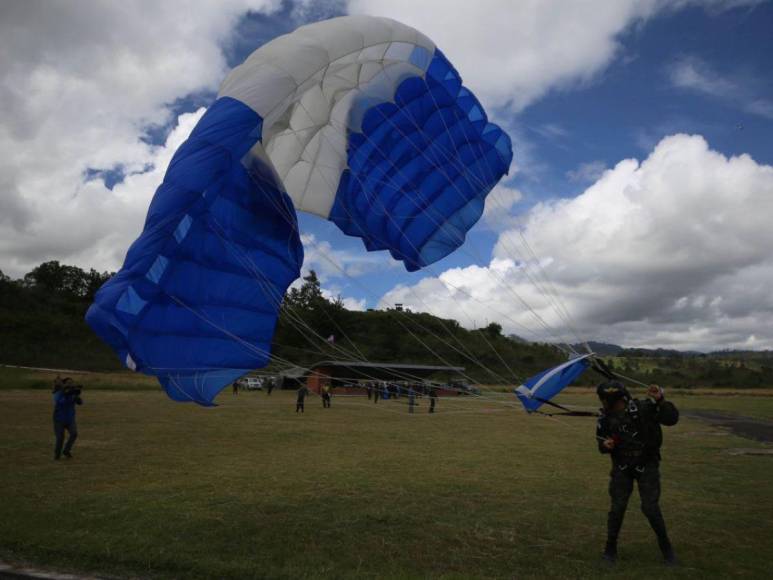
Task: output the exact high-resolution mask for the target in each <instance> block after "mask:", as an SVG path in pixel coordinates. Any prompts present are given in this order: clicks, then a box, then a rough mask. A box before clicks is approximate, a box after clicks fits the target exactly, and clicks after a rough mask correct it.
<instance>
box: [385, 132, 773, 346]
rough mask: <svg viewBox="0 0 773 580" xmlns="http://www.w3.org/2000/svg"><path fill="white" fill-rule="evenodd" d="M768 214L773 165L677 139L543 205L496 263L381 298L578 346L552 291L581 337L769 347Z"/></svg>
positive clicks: (508, 240)
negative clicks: (558, 338) (575, 192)
mask: <svg viewBox="0 0 773 580" xmlns="http://www.w3.org/2000/svg"><path fill="white" fill-rule="evenodd" d="M770 216H773V167H771V166H768V165H762V164H759V163H757V162H755V161H754V160H753V159H752V158H751V157H749V156H748V155H741V156H738V157H731V158H728V157H725V156H723V155H722V154H720V153H718V152H716V151H713V150H712V149H711V148H710V147H709V146H708V144H707V143H706V141H705V140H704V139H703V138H702V137H700V136H690V135H672V136H670V137H667V138H665V139H663V140H662V141H661V142H660V143H659V144H658V145H657V146H656V147H655V148H654V150H653V151H652V152H651V153H650V155H649V156H648V157H647V158H646V159H645V160H643V161H641V162H639V161H638V160H636V159H626V160H623V161H621V162H619V163H618V164H617V165H616V166H615V167H614V168H612V169H610V170H608V171H607V172H606V173H604V175H603V176H602V177H601V178H600V179H599V180H598V181H597V182H596V183H594V184H593V185H592V186H591V187H589V188H588V189H587V190H586V191H585V192H584V193H582V194H581V195H579V196H578V197H576V198H574V199H569V200H556V201H551V202H546V203H542V204H539V205H537V206H535V207H534V208H533V209H532V210H530V211H529V212H528V214H527V215H526V216H524V220H523V224H524V225H523V228H522V230H514V229H513V230H509V231H506V232H503V233H502V234H501V235H500V238H499V241H498V243H497V245H496V246H495V248H494V260H493V261H492V263H491V264H490V265H489V266H487V267H481V266H470V267H468V268H461V269H455V270H449V271H447V272H444V273H443V274H442V275H441V276H439V278H428V279H425V280H422V281H421V282H420V283H419V284H418V285H417V286H415V287H413V288H411V289H407V288H405V287H397V288H395V289H393V290H392V291H391V292H390V293H388V294H387V295H386V296H385V298H384V302H385V303H391V302H395V301H397V302H403V303H406V304H408V305H410V306H411V307H413V308H416V309H424V310H426V307H424V308H422V306H421V304H420V303H419V301H418V300H417V299H416V298H415V295H414V293H416V294H418V295H419V296H423V297H429V296H431V297H432V300H431V301H430V303H431V304H432V310H433V312H435V313H437V314H440V315H444V316H450V317H455V318H457V319H459V320H460V322H462V323H463V324H467V325H469V324H470V323H469V319H470V318H473V319H475V320H477V321H478V323H480V322H481V321H482V320H497V321H498V322H500V323H502V324H503V325H504V326H505V328H506V329H508V330H509V331H511V332H516V333H520V334H526V336H527V338H535V337H539V338H541V339H543V340H545V339H551V338H552V339H555V335H551V334H550V333H549V332H548V331H546V330H545V329H544V328H543V326H542V322H541V321H545V322H546V323H547V325H548V326H550V327H551V328H553V329H556V334H558V335H561V336H562V337H564V339H565V340H567V341H568V340H572V339H575V340H576V337H574V336H573V334H572V332H571V328H570V325H569V324H568V319H567V317H566V316H563V315H562V314H561V311H560V307H557V306H556V301H555V300H554V299H552V298H551V297H552V295H553V291H555V294H556V295H558V296H560V297H561V301H562V303H563V304H564V305H565V306H566V308H567V310H568V311H569V312H571V313H572V318H573V319H574V321H575V322H576V323H577V324H578V326H579V327H580V328H581V329H582V332H581V335H582V336H583V337H590V338H593V339H596V340H610V341H615V342H619V343H622V344H625V345H641V346H673V347H677V348H699V349H712V348H728V347H729V348H734V347H739V348H747V347H749V346H751V345H753V346H754V347H755V348H763V347H767V348H771V347H773V294H771V293H770V291H769V289H770V287H771V286H773V253H771V251H770V249H771V248H773V229H771V228H770V227H769V225H768V224H769V221H770ZM524 239H525V240H526V241H527V243H528V246H527V245H525V243H524ZM537 266H539V267H537ZM542 272H544V273H545V274H546V275H547V277H548V278H549V280H550V281H551V285H548V283H547V282H545V280H544V279H543V278H541V277H540V276H541V273H542ZM449 284H450V285H449ZM451 285H452V286H451ZM454 287H456V288H459V287H461V288H462V289H463V290H465V293H461V292H459V290H457V289H455V288H454ZM520 300H524V301H525V302H526V303H528V304H529V305H530V306H531V307H532V309H533V310H534V313H532V312H531V311H530V310H528V309H526V308H525V307H524V305H523V304H522V303H521V301H520ZM467 312H469V313H470V315H469V316H468V315H467V314H466V313H467ZM463 314H464V315H463ZM465 318H466V320H465ZM524 326H526V327H528V328H530V329H531V330H533V331H534V332H533V333H532V334H531V336H529V333H528V332H525V331H524V329H523V327H524Z"/></svg>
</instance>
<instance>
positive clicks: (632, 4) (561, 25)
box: [0, 0, 773, 349]
mask: <svg viewBox="0 0 773 580" xmlns="http://www.w3.org/2000/svg"><path fill="white" fill-rule="evenodd" d="M452 3H453V4H454V6H453V8H450V7H449V6H450V5H451V4H452ZM346 13H364V14H373V15H382V16H389V17H392V18H395V19H398V20H401V21H403V22H405V23H406V24H409V25H412V26H415V27H416V28H418V29H420V30H421V31H423V32H424V33H425V34H427V35H428V36H429V37H430V38H432V39H433V40H434V41H435V43H436V44H437V45H438V46H439V47H440V48H441V49H442V50H443V51H444V52H445V53H446V55H447V56H448V57H449V59H450V60H451V61H452V62H453V63H454V64H455V65H456V67H457V69H458V70H459V72H460V73H461V75H462V77H463V78H464V80H465V84H466V85H467V86H469V87H470V88H471V89H472V90H473V91H474V92H475V93H476V95H477V96H478V97H479V98H480V100H481V101H482V102H483V104H484V106H485V107H486V108H487V110H488V111H489V113H490V115H491V117H492V118H493V119H494V120H496V122H498V123H499V124H500V125H502V126H503V127H504V128H506V130H507V131H508V133H509V134H510V135H511V137H512V139H513V143H514V146H515V160H514V164H513V167H512V171H511V173H510V176H509V177H508V178H507V179H506V180H504V181H503V182H502V183H501V184H500V185H499V186H498V187H497V189H496V190H495V191H494V193H493V194H492V195H491V196H490V203H489V204H488V206H487V210H486V213H485V214H484V218H483V219H482V220H481V222H480V223H479V224H478V225H476V227H475V228H474V229H473V231H472V233H471V235H470V236H469V241H468V243H467V244H466V245H465V246H464V247H463V248H462V249H461V250H460V251H457V252H456V253H455V254H453V255H452V256H449V257H448V258H446V259H444V260H443V261H441V262H438V263H437V264H434V265H433V266H432V267H430V268H428V269H426V270H424V271H422V272H417V273H411V274H409V273H407V272H405V271H404V270H403V269H402V268H401V266H399V265H398V264H397V263H395V262H393V261H392V260H391V259H390V258H389V257H388V256H387V255H385V254H384V253H367V252H366V251H365V250H364V248H363V247H362V245H361V243H360V242H359V241H358V240H356V239H353V238H347V237H346V236H344V235H343V234H341V233H340V232H338V230H337V229H336V228H335V226H333V225H332V224H329V223H327V222H323V221H322V220H319V219H318V218H314V217H311V216H301V218H300V223H301V228H302V231H303V232H304V236H303V237H304V243H305V246H306V267H307V268H308V267H311V268H315V269H316V270H318V271H319V272H320V274H321V275H322V278H323V281H324V286H325V288H326V290H327V291H329V292H330V293H331V294H338V293H340V294H341V295H342V296H344V297H345V298H346V303H347V305H349V306H350V307H352V308H365V307H379V306H384V305H390V304H393V303H395V302H402V303H404V304H407V305H409V306H411V307H412V308H414V309H416V310H429V311H432V312H434V313H436V314H439V315H443V316H448V317H454V318H457V319H458V320H459V321H460V322H461V323H462V324H464V325H465V326H468V327H473V326H481V325H484V324H486V323H488V322H491V321H498V322H500V323H501V324H503V326H505V328H506V330H507V331H510V332H515V333H517V334H519V335H522V336H525V337H527V338H531V339H540V340H547V339H556V340H559V339H560V340H567V341H576V340H577V338H578V337H580V338H583V339H585V338H587V339H593V340H602V341H611V342H616V343H620V344H625V345H630V346H634V345H638V346H663V347H675V348H681V349H717V348H755V349H759V348H773V292H772V291H771V288H773V251H772V250H773V228H771V226H770V222H771V219H773V139H771V135H773V60H772V59H771V58H770V56H769V55H771V54H773V35H771V34H770V31H771V30H772V29H773V3H772V2H763V1H758V0H593V1H590V0H589V1H583V0H480V1H478V2H461V1H460V2H451V1H450V0H422V1H417V0H350V1H349V2H345V1H338V2H336V1H320V2H310V1H298V2H290V1H280V0H226V1H222V0H221V1H218V2H187V1H186V2H183V1H171V0H166V1H164V2H153V1H150V0H148V1H140V0H138V1H123V2H107V1H106V2H95V1H89V2H86V1H83V2H80V1H68V2H37V1H33V0H24V1H22V0H18V1H15V2H14V1H11V2H3V3H2V4H0V269H1V270H2V271H3V272H4V273H6V274H9V275H11V276H14V277H17V276H22V275H23V274H24V273H25V272H27V271H29V270H30V269H31V268H32V267H34V266H35V265H37V264H39V263H40V262H42V261H45V260H51V259H56V260H60V261H62V262H65V263H70V264H77V265H80V266H83V267H95V268H97V269H100V270H115V269H117V268H118V267H119V266H120V264H121V262H122V260H123V257H124V254H125V252H126V249H127V248H128V245H129V244H130V243H131V241H132V240H133V239H134V238H135V237H136V236H137V235H138V233H139V231H140V229H141V227H142V222H143V219H144V214H145V211H146V209H147V205H148V203H149V200H150V198H151V197H152V195H153V192H154V191H155V189H156V187H157V186H158V184H159V183H160V181H161V179H162V177H163V174H164V171H165V169H166V166H167V164H168V162H169V160H170V158H171V155H172V154H173V152H174V151H175V149H176V148H177V147H178V146H179V145H180V143H182V141H184V139H185V138H186V136H187V135H188V133H189V132H190V130H191V129H192V127H193V126H194V125H195V124H196V121H197V120H198V119H199V118H200V117H201V115H202V114H203V111H204V108H205V107H206V106H207V105H208V104H210V103H211V102H212V100H213V98H214V95H215V94H216V92H217V88H218V85H219V83H220V81H221V80H222V79H223V78H224V76H225V75H226V74H227V72H228V70H229V69H230V68H232V67H233V66H235V65H237V64H238V63H239V62H241V61H242V60H243V59H244V58H245V57H246V56H247V55H248V54H249V53H251V52H252V51H253V50H255V49H256V48H258V47H259V46H260V45H261V44H263V43H265V42H267V41H269V40H271V39H272V38H274V37H275V36H278V35H280V34H283V33H286V32H289V31H291V30H292V29H294V28H295V27H297V26H299V25H300V24H304V23H307V22H311V21H315V20H319V19H322V18H328V17H332V16H336V15H341V14H346Z"/></svg>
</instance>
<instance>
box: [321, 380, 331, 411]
mask: <svg viewBox="0 0 773 580" xmlns="http://www.w3.org/2000/svg"><path fill="white" fill-rule="evenodd" d="M322 408H323V409H329V408H330V385H325V386H324V387H322Z"/></svg>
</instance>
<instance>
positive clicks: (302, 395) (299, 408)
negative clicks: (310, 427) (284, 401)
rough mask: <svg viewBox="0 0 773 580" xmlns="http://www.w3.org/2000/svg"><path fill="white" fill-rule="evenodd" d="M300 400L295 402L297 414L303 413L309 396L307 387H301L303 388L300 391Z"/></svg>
mask: <svg viewBox="0 0 773 580" xmlns="http://www.w3.org/2000/svg"><path fill="white" fill-rule="evenodd" d="M297 393H298V398H297V399H296V401H295V412H296V413H297V412H298V411H300V412H301V413H303V406H304V404H305V402H306V395H308V394H309V389H308V388H307V387H306V385H301V388H300V389H298V391H297Z"/></svg>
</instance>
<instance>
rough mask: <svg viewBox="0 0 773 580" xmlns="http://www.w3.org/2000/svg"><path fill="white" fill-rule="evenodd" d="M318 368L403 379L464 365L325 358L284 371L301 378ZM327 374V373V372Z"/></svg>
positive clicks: (354, 376)
mask: <svg viewBox="0 0 773 580" xmlns="http://www.w3.org/2000/svg"><path fill="white" fill-rule="evenodd" d="M317 369H320V370H321V369H325V370H326V371H328V372H329V373H330V374H331V375H332V376H334V377H341V378H348V379H381V380H403V379H407V378H424V377H428V376H430V375H432V374H435V373H463V372H464V367H448V366H436V365H421V364H405V363H392V362H370V361H368V362H363V361H341V360H325V361H320V362H318V363H314V364H313V365H312V366H311V367H310V368H308V369H302V368H300V367H296V368H294V369H289V370H287V371H285V372H283V373H282V375H283V376H287V377H291V378H301V377H302V376H306V375H309V374H311V373H313V372H314V371H316V370H317ZM325 374H327V373H325Z"/></svg>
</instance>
